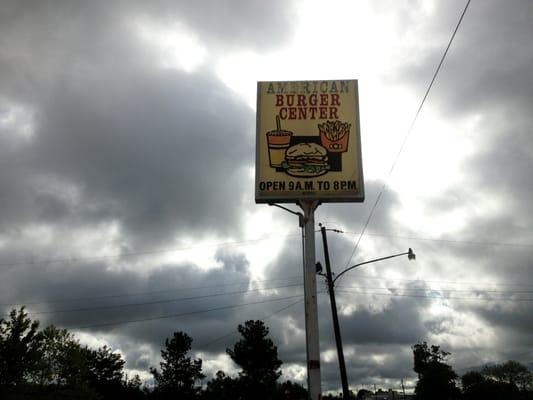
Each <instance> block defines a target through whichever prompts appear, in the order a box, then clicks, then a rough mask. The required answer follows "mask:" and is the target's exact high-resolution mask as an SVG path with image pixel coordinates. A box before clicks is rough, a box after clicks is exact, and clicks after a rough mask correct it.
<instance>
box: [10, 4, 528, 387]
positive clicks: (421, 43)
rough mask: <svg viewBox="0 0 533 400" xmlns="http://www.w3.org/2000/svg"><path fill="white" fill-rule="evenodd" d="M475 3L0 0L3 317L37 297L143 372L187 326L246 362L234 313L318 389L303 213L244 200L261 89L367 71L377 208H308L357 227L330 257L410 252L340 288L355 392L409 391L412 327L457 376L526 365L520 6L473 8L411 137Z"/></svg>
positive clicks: (371, 182)
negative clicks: (307, 324)
mask: <svg viewBox="0 0 533 400" xmlns="http://www.w3.org/2000/svg"><path fill="white" fill-rule="evenodd" d="M465 4H466V1H464V0H460V1H459V0H454V1H444V0H441V1H416V0H404V1H395V0H376V1H370V0H369V1H341V0H338V1H337V0H335V1H330V2H327V5H326V2H321V1H314V0H294V1H282V0H274V1H259V0H257V1H256V0H254V1H243V0H224V1H215V0H202V1H195V2H187V1H170V0H158V1H151V2H145V1H122V0H117V1H113V2H109V1H91V2H81V1H61V0H56V1H52V0H50V1H45V0H43V1H38V2H31V1H20V0H2V1H1V6H0V304H1V307H2V313H3V314H4V315H6V314H7V313H8V312H9V310H10V309H12V308H13V307H15V306H17V305H20V304H26V305H27V307H28V310H29V311H30V312H31V315H32V317H33V318H36V319H39V320H40V321H41V323H42V325H43V326H45V325H47V324H51V323H53V324H56V325H57V326H60V327H65V328H69V329H71V330H73V331H74V332H75V333H76V335H77V337H78V338H79V339H80V340H81V341H82V342H83V343H87V344H90V345H92V346H99V345H103V344H108V345H110V346H112V347H113V348H114V349H116V350H117V351H120V352H121V353H122V354H123V355H124V358H125V359H126V362H127V364H126V367H127V369H128V371H129V372H130V373H140V374H141V376H143V377H148V375H147V371H148V367H149V366H151V365H152V366H153V365H157V363H158V362H159V358H158V357H159V351H160V349H161V347H162V344H163V342H164V340H165V338H166V337H169V336H171V335H172V333H173V332H174V331H176V330H183V331H185V332H187V333H188V334H189V335H190V336H192V338H193V340H194V342H193V351H194V355H195V356H197V357H201V358H202V359H203V360H204V372H205V373H206V374H207V375H208V376H209V377H210V376H212V374H214V372H216V371H217V370H218V369H223V370H225V371H226V372H231V373H235V372H236V368H235V366H234V365H232V363H231V361H230V360H229V358H228V357H227V356H226V355H225V349H226V348H227V347H229V346H231V345H232V344H233V343H235V341H236V340H237V338H238V335H237V333H236V328H237V325H238V324H239V323H243V322H244V321H245V320H247V319H263V320H264V321H265V322H266V323H267V325H268V326H269V327H270V330H271V334H272V338H273V339H274V341H275V342H276V343H277V345H278V347H279V354H280V358H281V359H282V360H283V361H284V364H283V374H284V379H292V380H296V381H299V382H302V383H305V376H306V375H305V374H306V372H305V369H304V365H305V335H304V322H303V318H302V315H303V303H302V293H303V288H302V259H301V255H302V252H301V234H300V231H299V228H298V221H297V218H296V217H295V216H293V215H291V214H289V213H287V212H284V211H283V210H280V209H278V208H274V207H269V206H267V205H264V204H262V205H256V204H255V202H254V174H255V173H254V168H255V167H254V162H255V160H254V157H255V101H256V99H255V96H256V85H257V81H268V80H307V79H358V80H359V89H360V111H361V132H362V138H361V140H362V153H363V169H364V175H365V186H366V188H365V189H366V201H365V202H364V203H362V204H355V203H352V204H342V205H341V204H325V205H321V206H320V207H319V208H318V210H317V213H316V222H317V223H318V222H322V223H324V224H325V225H326V226H327V227H328V228H336V229H341V230H342V231H343V232H344V233H342V234H339V233H333V232H330V233H329V245H330V250H331V257H332V263H333V265H334V270H336V271H340V270H342V269H343V268H345V267H346V266H349V265H352V264H354V263H357V262H361V261H364V260H368V259H371V258H376V257H382V256H387V255H390V254H395V253H399V252H403V251H406V249H407V248H408V247H412V248H413V249H414V250H415V252H416V253H417V260H416V261H415V262H412V261H408V260H407V259H406V258H405V259H404V258H403V257H402V258H396V259H393V260H389V261H384V262H382V263H379V264H377V263H376V264H371V265H367V266H365V267H362V268H361V269H359V270H356V271H353V272H350V273H349V274H347V275H346V277H345V278H343V279H342V280H341V282H340V283H339V285H338V305H339V309H340V315H341V328H342V333H343V338H344V341H345V352H346V359H347V367H348V376H349V381H350V385H351V387H352V388H353V389H354V390H357V389H359V388H360V387H361V385H365V386H366V387H371V388H372V387H373V386H372V385H373V384H376V385H377V386H378V387H383V388H385V389H386V388H389V387H391V388H399V387H400V380H401V379H402V378H403V379H404V381H405V382H406V384H407V386H408V388H409V387H412V386H413V384H414V382H415V375H414V373H413V372H412V355H411V350H410V346H412V345H413V344H415V343H417V342H419V341H423V340H426V341H428V342H429V343H431V344H436V345H440V346H442V348H444V349H445V350H448V351H450V352H452V356H451V358H450V362H451V364H452V366H453V367H454V368H455V369H456V371H457V372H459V373H461V372H465V370H466V369H468V368H470V367H474V366H478V365H481V364H484V363H487V362H501V361H504V360H507V359H515V360H518V361H521V362H524V363H531V362H533V352H532V350H531V349H532V348H533V336H532V335H531V327H532V326H533V317H532V315H533V314H532V313H531V302H532V301H533V271H532V270H531V260H532V256H533V232H532V230H531V226H533V202H532V201H531V198H532V197H533V184H532V181H531V177H530V172H531V171H533V136H532V134H531V126H533V114H532V113H531V110H533V47H532V46H531V41H532V40H533V24H531V16H532V15H533V3H532V2H531V1H529V0H522V1H520V0H513V1H507V2H501V1H496V0H483V1H473V2H472V3H471V4H470V6H469V8H468V10H467V13H466V15H465V17H464V20H463V22H462V24H461V26H460V28H459V30H458V32H457V35H456V37H455V40H454V42H453V44H452V46H451V48H450V51H449V53H448V55H447V57H446V60H445V62H444V64H443V66H442V68H441V70H440V73H439V75H438V77H437V80H436V82H435V84H434V85H433V87H432V89H431V92H430V94H429V96H428V98H427V100H426V102H425V104H424V106H423V108H422V110H421V113H420V114H419V116H418V118H416V121H415V123H414V125H413V128H412V129H410V126H411V123H412V122H413V119H414V117H415V114H416V111H417V109H418V107H419V105H420V102H421V100H422V98H423V96H424V93H425V91H426V89H427V87H428V84H429V82H430V80H431V78H432V76H433V73H434V72H435V69H436V67H437V65H438V62H439V60H440V58H441V56H442V54H443V52H444V50H445V48H446V45H447V44H448V41H449V39H450V37H451V34H452V32H453V30H454V28H455V26H456V24H457V21H458V19H459V16H460V15H461V13H462V11H463V9H464V7H465ZM402 144H403V146H402ZM380 193H381V197H380V201H379V203H377V207H376V208H375V211H374V213H373V214H372V216H371V218H370V220H369V223H368V227H367V229H366V231H365V233H364V235H363V236H362V237H361V236H360V234H361V232H362V230H363V228H364V226H365V222H366V221H367V219H368V218H369V214H370V211H371V209H372V206H373V205H374V204H375V202H376V199H377V197H378V196H379V194H380ZM288 206H289V207H292V208H293V209H294V210H297V207H296V206H291V205H288ZM317 228H318V226H317ZM359 238H360V239H361V240H360V243H359V246H358V247H357V250H356V251H355V252H354V247H355V244H356V242H357V241H358V240H359ZM317 239H319V236H318V235H317ZM317 259H318V260H322V259H323V256H322V248H321V247H320V246H317ZM318 290H319V291H321V292H322V293H321V294H320V295H319V319H320V335H321V355H322V381H323V388H324V389H336V388H339V387H340V380H339V375H338V369H337V360H336V353H335V345H334V342H333V333H332V325H331V314H330V311H329V303H328V298H327V295H326V294H325V293H324V292H323V290H324V285H323V282H321V280H319V286H318Z"/></svg>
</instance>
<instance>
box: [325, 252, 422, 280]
mask: <svg viewBox="0 0 533 400" xmlns="http://www.w3.org/2000/svg"><path fill="white" fill-rule="evenodd" d="M411 253H412V251H406V252H404V253H399V254H394V255H392V256H387V257H380V258H374V259H373V260H368V261H365V262H362V263H359V264H355V265H352V266H351V267H348V268H346V269H345V270H344V271H342V272H341V273H340V274H338V275H337V276H336V277H335V279H333V282H332V283H333V284H334V283H335V281H336V280H337V279H339V278H340V277H341V276H342V275H344V274H345V273H346V272H348V271H351V270H352V269H354V268H357V267H360V266H361V265H365V264H370V263H374V262H377V261H383V260H388V259H389V258H394V257H400V256H405V255H409V254H411Z"/></svg>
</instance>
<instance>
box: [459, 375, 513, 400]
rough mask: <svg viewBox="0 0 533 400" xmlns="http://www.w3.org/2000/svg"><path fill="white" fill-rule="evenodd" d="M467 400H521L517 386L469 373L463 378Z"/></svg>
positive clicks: (464, 393)
mask: <svg viewBox="0 0 533 400" xmlns="http://www.w3.org/2000/svg"><path fill="white" fill-rule="evenodd" d="M461 382H462V385H463V395H464V399H465V400H514V399H519V391H518V388H517V387H516V386H513V385H510V384H508V383H501V382H496V381H494V380H493V379H491V378H487V377H486V376H485V375H483V374H482V373H480V372H477V371H471V372H467V373H466V374H464V375H463V376H462V377H461Z"/></svg>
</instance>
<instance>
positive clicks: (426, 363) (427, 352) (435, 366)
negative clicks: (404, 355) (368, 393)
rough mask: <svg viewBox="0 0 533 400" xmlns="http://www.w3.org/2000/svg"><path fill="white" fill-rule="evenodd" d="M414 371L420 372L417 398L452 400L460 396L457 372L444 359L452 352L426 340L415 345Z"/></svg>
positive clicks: (416, 392)
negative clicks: (429, 344)
mask: <svg viewBox="0 0 533 400" xmlns="http://www.w3.org/2000/svg"><path fill="white" fill-rule="evenodd" d="M412 349H413V356H414V368H413V369H414V371H415V372H416V373H417V374H418V382H417V384H416V388H415V399H435V400H451V399H456V398H459V395H460V393H459V389H457V387H456V384H455V380H456V379H457V374H456V373H455V371H454V370H453V369H452V368H451V367H450V366H449V365H448V364H446V363H445V362H444V361H446V357H447V356H448V355H449V354H450V353H448V352H446V351H443V350H441V349H440V347H439V346H431V348H430V347H428V344H427V343H426V342H423V343H418V344H416V345H414V346H413V348H412Z"/></svg>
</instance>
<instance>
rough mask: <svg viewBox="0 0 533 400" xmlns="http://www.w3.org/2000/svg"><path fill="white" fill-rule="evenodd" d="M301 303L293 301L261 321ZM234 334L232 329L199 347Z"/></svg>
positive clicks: (300, 300)
mask: <svg viewBox="0 0 533 400" xmlns="http://www.w3.org/2000/svg"><path fill="white" fill-rule="evenodd" d="M302 301H303V298H301V299H299V300H297V301H295V302H292V303H290V304H289V305H287V306H284V307H282V308H280V309H279V310H276V311H274V312H273V313H272V314H270V315H268V316H266V317H263V318H262V319H264V320H267V319H270V318H272V317H273V316H274V315H276V314H279V313H281V312H283V311H285V310H287V309H289V308H291V307H293V306H295V305H296V304H298V303H301V302H302ZM236 332H237V331H236V330H235V329H233V330H232V331H231V332H228V333H225V334H224V335H222V336H219V337H217V338H216V339H213V340H211V341H209V342H206V343H204V344H202V345H200V346H199V347H209V346H211V345H212V344H214V343H216V342H219V341H221V340H222V339H225V338H227V337H229V336H231V335H234V334H235V333H236Z"/></svg>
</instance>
